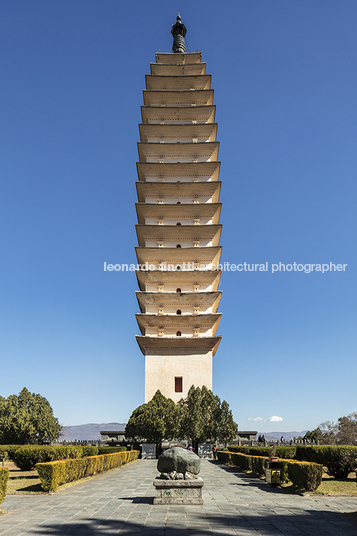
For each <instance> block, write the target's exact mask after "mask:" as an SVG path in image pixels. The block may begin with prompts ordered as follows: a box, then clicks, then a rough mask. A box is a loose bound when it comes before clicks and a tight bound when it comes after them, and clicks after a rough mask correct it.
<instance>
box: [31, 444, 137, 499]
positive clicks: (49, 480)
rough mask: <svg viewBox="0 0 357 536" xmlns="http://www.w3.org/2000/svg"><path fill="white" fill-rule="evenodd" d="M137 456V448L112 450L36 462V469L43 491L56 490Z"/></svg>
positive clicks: (118, 465)
mask: <svg viewBox="0 0 357 536" xmlns="http://www.w3.org/2000/svg"><path fill="white" fill-rule="evenodd" d="M138 456H139V451H138V450H130V451H126V452H113V453H111V454H102V455H98V456H89V457H87V458H79V459H73V460H59V461H54V462H48V463H38V464H36V469H37V472H38V475H39V477H40V479H41V485H42V488H43V489H44V490H45V491H56V489H57V488H58V486H60V485H62V484H66V483H67V482H73V481H75V480H79V479H80V478H84V477H87V476H91V475H95V474H97V473H101V472H103V471H108V470H109V469H113V468H115V467H120V466H121V465H124V464H126V463H128V462H130V461H133V460H136V459H137V458H138Z"/></svg>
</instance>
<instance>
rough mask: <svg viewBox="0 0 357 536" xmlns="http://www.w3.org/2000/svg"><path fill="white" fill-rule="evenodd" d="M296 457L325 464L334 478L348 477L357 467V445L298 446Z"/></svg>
mask: <svg viewBox="0 0 357 536" xmlns="http://www.w3.org/2000/svg"><path fill="white" fill-rule="evenodd" d="M296 459H297V460H304V461H310V462H316V463H320V464H322V465H324V466H325V467H326V468H327V472H328V474H329V475H330V476H333V477H334V478H341V479H346V478H347V477H348V475H349V473H352V472H353V471H356V469H357V447H353V446H348V445H312V446H298V447H297V448H296Z"/></svg>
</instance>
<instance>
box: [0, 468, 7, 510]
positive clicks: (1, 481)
mask: <svg viewBox="0 0 357 536" xmlns="http://www.w3.org/2000/svg"><path fill="white" fill-rule="evenodd" d="M8 479H9V470H8V468H7V467H2V468H0V504H1V503H2V502H3V500H4V499H5V495H6V488H7V481H8Z"/></svg>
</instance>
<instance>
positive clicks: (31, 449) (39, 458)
mask: <svg viewBox="0 0 357 536" xmlns="http://www.w3.org/2000/svg"><path fill="white" fill-rule="evenodd" d="M9 455H10V454H9ZM82 456H83V447H80V446H77V445H73V446H66V447H61V446H59V447H51V446H48V445H25V446H23V447H17V448H16V449H13V451H12V452H11V455H10V457H11V459H12V460H13V461H14V462H15V463H16V465H17V467H19V468H20V469H21V471H31V469H34V468H35V465H36V464H37V463H41V462H51V461H54V460H66V459H68V458H81V457H82Z"/></svg>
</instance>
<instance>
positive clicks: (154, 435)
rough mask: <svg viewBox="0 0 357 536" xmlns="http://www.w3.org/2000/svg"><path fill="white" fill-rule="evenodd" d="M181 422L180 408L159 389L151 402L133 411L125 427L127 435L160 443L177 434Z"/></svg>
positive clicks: (130, 437)
mask: <svg viewBox="0 0 357 536" xmlns="http://www.w3.org/2000/svg"><path fill="white" fill-rule="evenodd" d="M179 422H180V408H179V407H178V406H177V405H176V404H175V402H174V401H173V400H171V399H170V398H166V397H165V396H164V395H163V394H161V392H160V391H159V390H157V391H156V393H155V394H154V396H153V398H152V399H151V400H150V402H148V403H147V404H143V405H142V406H139V407H138V408H136V409H135V410H134V411H133V413H132V414H131V416H130V419H129V421H128V424H127V425H126V427H125V437H126V438H128V439H132V440H134V441H135V440H140V439H146V440H147V441H149V442H151V443H155V444H156V445H159V444H160V443H161V442H162V441H163V440H164V439H173V438H174V437H175V436H177V434H178V425H179Z"/></svg>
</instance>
